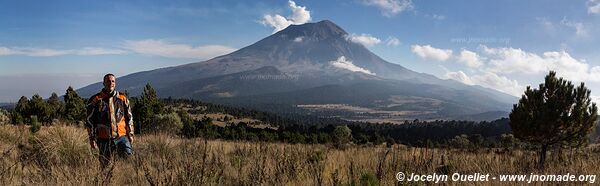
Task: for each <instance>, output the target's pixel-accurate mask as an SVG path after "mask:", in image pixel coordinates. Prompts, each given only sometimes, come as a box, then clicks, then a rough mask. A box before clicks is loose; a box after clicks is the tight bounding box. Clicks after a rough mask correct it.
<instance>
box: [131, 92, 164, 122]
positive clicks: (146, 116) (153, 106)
mask: <svg viewBox="0 0 600 186" xmlns="http://www.w3.org/2000/svg"><path fill="white" fill-rule="evenodd" d="M163 107H164V106H163V104H162V103H161V102H160V100H159V99H158V95H157V94H156V91H155V90H154V88H152V86H150V84H146V86H145V87H144V92H143V93H142V96H141V97H140V98H139V99H135V104H134V105H133V109H132V112H133V119H134V122H133V123H134V125H135V127H134V128H136V129H138V130H135V131H136V132H137V133H143V132H147V131H148V129H150V128H153V127H152V126H150V125H152V123H153V122H152V121H153V120H154V119H155V117H156V115H158V114H162V113H163V110H164V108H163Z"/></svg>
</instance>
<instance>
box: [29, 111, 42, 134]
mask: <svg viewBox="0 0 600 186" xmlns="http://www.w3.org/2000/svg"><path fill="white" fill-rule="evenodd" d="M41 128H42V124H41V123H40V122H39V121H38V118H37V116H36V115H33V116H31V128H29V130H31V133H36V132H38V131H39V130H40V129H41Z"/></svg>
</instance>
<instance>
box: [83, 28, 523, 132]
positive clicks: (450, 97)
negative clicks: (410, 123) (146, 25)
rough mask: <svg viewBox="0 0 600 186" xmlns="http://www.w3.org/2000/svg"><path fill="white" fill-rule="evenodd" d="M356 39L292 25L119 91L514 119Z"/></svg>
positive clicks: (350, 114)
mask: <svg viewBox="0 0 600 186" xmlns="http://www.w3.org/2000/svg"><path fill="white" fill-rule="evenodd" d="M348 36H349V34H348V33H347V32H346V31H344V30H343V29H342V28H340V27H339V26H338V25H336V24H335V23H333V22H331V21H328V20H325V21H320V22H316V23H306V24H302V25H290V26H289V27H287V28H286V29H284V30H281V31H279V32H277V33H274V34H272V35H270V36H268V37H266V38H264V39H262V40H260V41H258V42H256V43H254V44H252V45H249V46H247V47H244V48H241V49H239V50H237V51H234V52H232V53H229V54H226V55H223V56H218V57H215V58H213V59H210V60H207V61H202V62H197V63H190V64H185V65H180V66H174V67H167V68H160V69H155V70H151V71H144V72H137V73H133V74H129V75H126V76H123V77H119V78H118V79H117V82H118V88H119V90H126V91H127V92H128V93H130V94H131V95H130V96H136V95H139V94H140V93H141V92H142V90H143V87H144V86H145V85H146V84H147V83H150V84H151V85H152V86H153V87H155V89H156V90H157V93H158V94H159V95H160V96H161V97H173V98H188V99H197V100H203V101H209V102H215V103H224V104H229V105H239V106H252V107H253V108H258V109H260V108H261V107H263V106H264V105H285V106H291V107H294V108H298V109H296V110H300V111H301V112H302V111H305V112H307V113H315V114H319V115H323V116H341V115H344V118H345V119H350V120H367V121H370V120H373V121H379V120H378V119H381V118H394V119H391V120H398V121H400V120H408V119H453V118H469V117H468V116H469V115H482V114H483V113H486V114H485V115H489V117H488V118H486V119H496V118H499V117H502V116H506V115H507V112H508V111H510V108H511V106H512V104H513V103H514V102H516V100H517V98H516V97H513V96H510V95H508V94H505V93H502V92H499V91H496V90H493V89H488V88H484V87H480V86H471V85H465V84H462V83H460V82H457V81H454V80H443V79H439V78H437V77H435V76H433V75H430V74H425V73H419V72H415V71H412V70H409V69H407V68H405V67H403V66H401V65H399V64H395V63H390V62H387V61H385V60H384V59H382V58H380V57H379V56H377V55H375V54H373V53H372V52H371V51H369V50H368V49H367V48H366V47H365V46H363V45H361V44H358V43H354V42H351V41H349V39H348ZM101 87H102V85H101V83H100V82H99V83H95V84H92V85H89V86H86V87H84V88H81V89H79V90H78V92H79V93H80V94H81V95H85V96H89V95H92V94H93V93H95V92H97V91H98V90H100V89H101ZM274 110H275V111H277V110H278V109H274ZM270 111H273V110H270ZM489 113H496V114H491V115H490V114H489Z"/></svg>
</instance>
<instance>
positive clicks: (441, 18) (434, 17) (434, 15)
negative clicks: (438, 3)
mask: <svg viewBox="0 0 600 186" xmlns="http://www.w3.org/2000/svg"><path fill="white" fill-rule="evenodd" d="M431 18H433V19H435V20H439V21H441V20H444V19H446V16H443V15H437V14H433V15H432V16H431Z"/></svg>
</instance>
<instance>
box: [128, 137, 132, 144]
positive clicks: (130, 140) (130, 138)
mask: <svg viewBox="0 0 600 186" xmlns="http://www.w3.org/2000/svg"><path fill="white" fill-rule="evenodd" d="M127 139H128V140H129V143H132V144H133V136H131V135H127Z"/></svg>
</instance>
